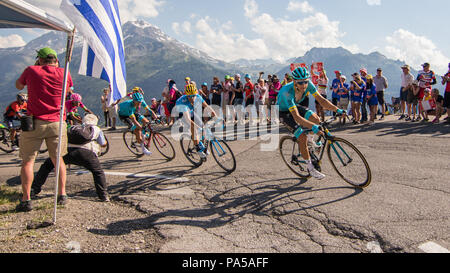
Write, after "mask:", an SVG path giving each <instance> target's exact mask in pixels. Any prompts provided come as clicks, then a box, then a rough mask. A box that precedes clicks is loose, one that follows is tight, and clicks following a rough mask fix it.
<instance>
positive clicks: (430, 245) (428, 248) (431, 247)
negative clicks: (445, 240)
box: [419, 242, 450, 253]
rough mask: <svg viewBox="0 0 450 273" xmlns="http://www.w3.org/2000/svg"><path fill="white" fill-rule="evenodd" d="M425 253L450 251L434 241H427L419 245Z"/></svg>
mask: <svg viewBox="0 0 450 273" xmlns="http://www.w3.org/2000/svg"><path fill="white" fill-rule="evenodd" d="M419 248H420V249H421V250H423V251H424V252H425V253H450V251H449V250H448V249H446V248H444V247H442V246H440V245H438V244H436V243H434V242H427V243H424V244H421V245H420V246H419Z"/></svg>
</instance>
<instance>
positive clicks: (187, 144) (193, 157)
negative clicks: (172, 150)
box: [180, 134, 203, 167]
mask: <svg viewBox="0 0 450 273" xmlns="http://www.w3.org/2000/svg"><path fill="white" fill-rule="evenodd" d="M180 146H181V150H182V151H183V154H184V155H185V156H186V158H187V160H189V162H191V163H192V164H193V165H194V166H195V167H199V166H200V165H202V164H203V159H202V158H201V157H200V155H199V154H198V153H197V150H196V149H195V145H194V141H192V139H191V136H190V135H187V134H185V135H182V136H181V137H180Z"/></svg>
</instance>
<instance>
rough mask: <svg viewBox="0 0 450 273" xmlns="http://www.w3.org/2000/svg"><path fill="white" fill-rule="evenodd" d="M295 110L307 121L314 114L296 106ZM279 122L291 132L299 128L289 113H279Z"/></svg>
mask: <svg viewBox="0 0 450 273" xmlns="http://www.w3.org/2000/svg"><path fill="white" fill-rule="evenodd" d="M297 110H298V113H299V114H300V116H301V117H302V118H304V119H306V120H309V118H310V117H311V116H312V115H313V114H314V112H313V111H311V110H310V109H308V108H306V107H303V106H297ZM280 122H282V123H283V124H284V125H286V127H287V128H288V129H289V131H291V132H294V131H295V130H297V129H298V128H299V127H300V125H299V124H297V122H296V121H295V119H294V117H293V116H292V113H291V112H289V111H280Z"/></svg>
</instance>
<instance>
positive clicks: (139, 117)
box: [119, 113, 144, 131]
mask: <svg viewBox="0 0 450 273" xmlns="http://www.w3.org/2000/svg"><path fill="white" fill-rule="evenodd" d="M134 116H135V117H136V120H137V121H138V122H139V123H141V121H142V120H143V119H144V116H143V115H141V114H138V113H135V114H134ZM119 118H120V120H121V121H122V122H123V123H125V124H126V125H127V126H128V129H129V130H131V131H134V130H136V125H135V124H134V122H133V120H132V119H131V118H130V117H129V116H119Z"/></svg>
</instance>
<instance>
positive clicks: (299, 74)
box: [292, 67, 310, 80]
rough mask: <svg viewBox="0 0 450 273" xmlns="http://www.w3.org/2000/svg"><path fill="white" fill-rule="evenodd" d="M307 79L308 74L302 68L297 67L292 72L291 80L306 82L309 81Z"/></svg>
mask: <svg viewBox="0 0 450 273" xmlns="http://www.w3.org/2000/svg"><path fill="white" fill-rule="evenodd" d="M309 77H310V75H309V72H308V70H307V69H306V68H304V67H297V68H296V69H295V70H294V71H292V78H294V80H306V79H309Z"/></svg>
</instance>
